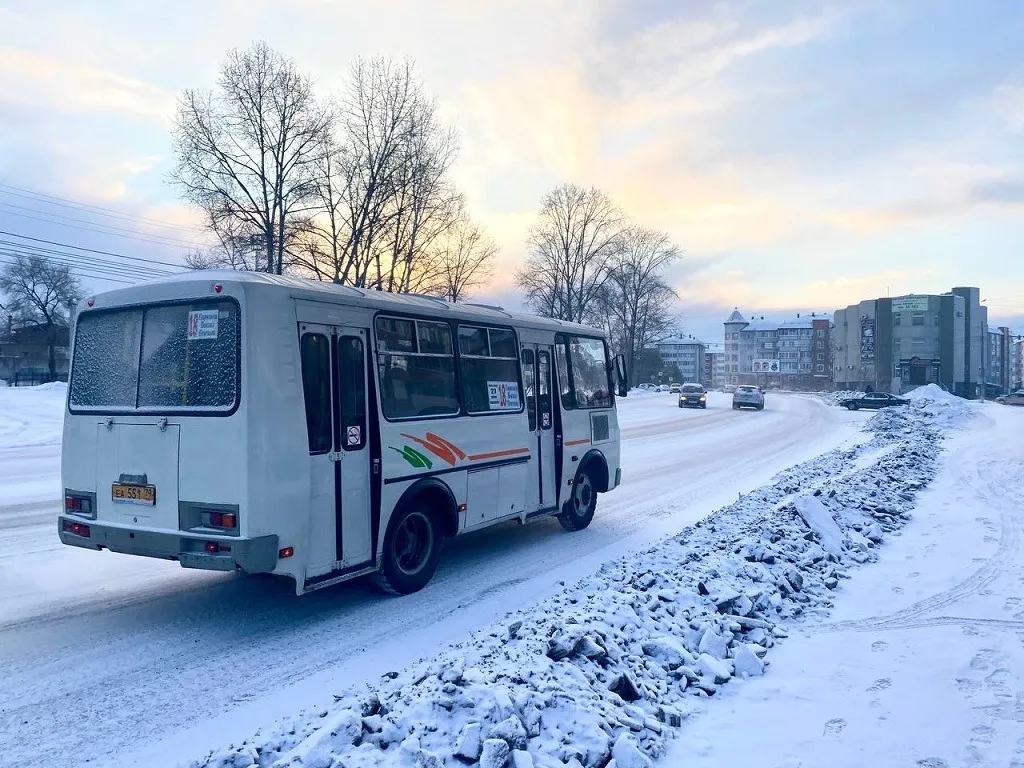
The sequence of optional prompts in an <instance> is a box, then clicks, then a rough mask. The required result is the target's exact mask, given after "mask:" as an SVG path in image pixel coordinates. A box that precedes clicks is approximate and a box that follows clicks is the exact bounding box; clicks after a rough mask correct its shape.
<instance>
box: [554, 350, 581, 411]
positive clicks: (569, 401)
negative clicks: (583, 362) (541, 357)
mask: <svg viewBox="0 0 1024 768" xmlns="http://www.w3.org/2000/svg"><path fill="white" fill-rule="evenodd" d="M555 371H556V373H557V374H558V390H559V392H560V393H561V396H562V408H563V409H565V410H567V411H568V410H571V409H573V408H575V407H576V394H575V393H574V392H573V391H572V387H570V386H569V342H568V341H566V340H565V339H559V340H558V341H557V342H555Z"/></svg>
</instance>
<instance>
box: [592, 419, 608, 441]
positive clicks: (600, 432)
mask: <svg viewBox="0 0 1024 768" xmlns="http://www.w3.org/2000/svg"><path fill="white" fill-rule="evenodd" d="M607 439H608V414H607V413H600V414H594V415H593V416H591V417H590V442H592V443H600V442H602V441H604V440H607Z"/></svg>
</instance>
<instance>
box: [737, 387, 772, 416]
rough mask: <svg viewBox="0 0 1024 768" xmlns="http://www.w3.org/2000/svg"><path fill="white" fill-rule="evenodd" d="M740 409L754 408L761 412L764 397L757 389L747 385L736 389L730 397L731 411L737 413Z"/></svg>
mask: <svg viewBox="0 0 1024 768" xmlns="http://www.w3.org/2000/svg"><path fill="white" fill-rule="evenodd" d="M740 408H756V409H757V410H759V411H763V410H764V395H763V394H761V391H760V390H759V389H758V388H757V387H752V386H750V385H749V384H744V385H743V386H740V387H736V391H735V392H734V393H733V395H732V409H733V410H734V411H738V410H739V409H740Z"/></svg>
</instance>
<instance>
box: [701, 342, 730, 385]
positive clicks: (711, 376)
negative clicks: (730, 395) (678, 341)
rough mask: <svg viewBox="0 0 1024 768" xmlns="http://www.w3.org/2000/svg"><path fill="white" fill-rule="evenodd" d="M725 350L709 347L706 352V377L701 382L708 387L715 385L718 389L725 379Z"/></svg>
mask: <svg viewBox="0 0 1024 768" xmlns="http://www.w3.org/2000/svg"><path fill="white" fill-rule="evenodd" d="M724 368H725V352H723V351H722V350H720V349H716V350H712V349H710V347H709V349H708V350H707V352H705V353H704V378H703V379H701V384H703V385H704V386H706V387H714V388H715V389H718V388H719V387H721V386H722V385H723V384H724V383H725V381H724V379H723V376H724V375H725V372H724V370H723V369H724Z"/></svg>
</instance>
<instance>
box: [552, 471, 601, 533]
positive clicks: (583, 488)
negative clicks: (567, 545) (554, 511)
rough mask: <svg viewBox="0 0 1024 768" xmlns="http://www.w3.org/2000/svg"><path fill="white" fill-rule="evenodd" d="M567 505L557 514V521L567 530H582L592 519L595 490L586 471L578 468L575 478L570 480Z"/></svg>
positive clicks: (594, 507)
mask: <svg viewBox="0 0 1024 768" xmlns="http://www.w3.org/2000/svg"><path fill="white" fill-rule="evenodd" d="M567 507H568V508H567V509H566V510H565V511H564V512H563V513H562V514H560V515H559V516H558V522H560V523H561V524H562V527H563V528H565V530H567V531H582V530H583V529H584V528H586V527H587V526H588V525H590V521H591V520H593V519H594V510H595V509H596V508H597V491H596V490H594V481H593V479H592V478H591V477H590V474H589V473H588V472H586V471H584V470H580V471H579V472H577V473H576V478H575V479H574V480H573V481H572V496H571V497H570V498H569V503H568V504H567Z"/></svg>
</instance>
